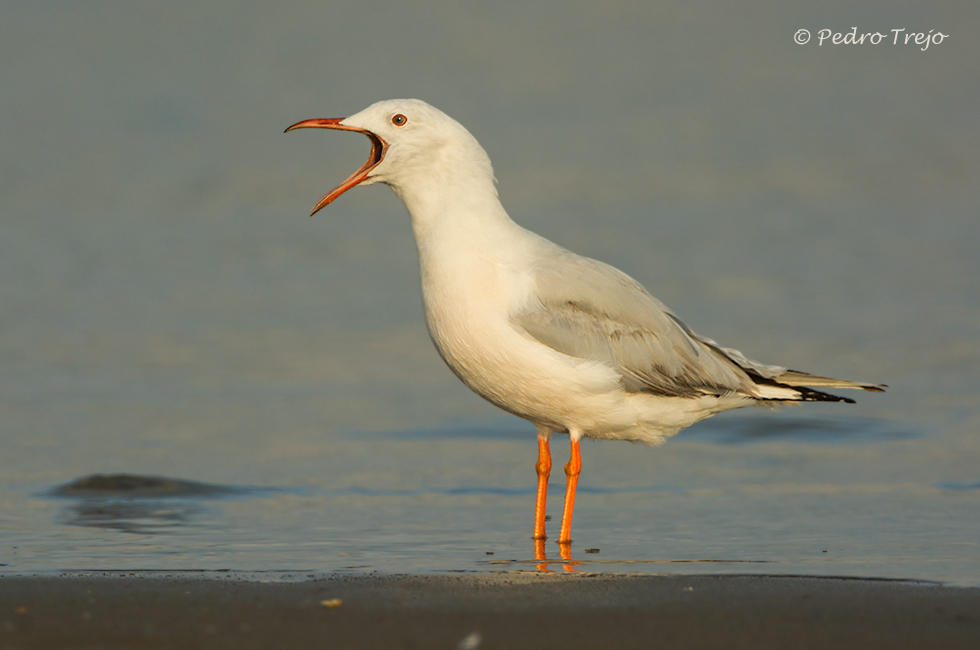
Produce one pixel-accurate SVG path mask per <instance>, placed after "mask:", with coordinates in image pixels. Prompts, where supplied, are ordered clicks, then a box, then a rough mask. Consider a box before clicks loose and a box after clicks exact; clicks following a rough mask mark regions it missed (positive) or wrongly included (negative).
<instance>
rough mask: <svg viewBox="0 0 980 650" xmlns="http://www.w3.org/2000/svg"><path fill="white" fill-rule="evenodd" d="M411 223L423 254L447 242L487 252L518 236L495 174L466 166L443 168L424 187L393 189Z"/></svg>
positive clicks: (427, 177) (426, 177)
mask: <svg viewBox="0 0 980 650" xmlns="http://www.w3.org/2000/svg"><path fill="white" fill-rule="evenodd" d="M392 189H393V190H394V191H395V193H396V194H397V195H398V197H399V198H401V200H402V201H403V202H404V203H405V207H407V208H408V212H409V214H410V215H411V218H412V229H413V231H414V233H415V240H416V242H417V243H418V245H419V252H420V254H422V253H424V252H425V250H426V249H427V248H429V247H431V246H437V245H439V244H440V243H446V244H449V243H451V245H453V246H456V247H462V248H470V247H475V248H477V249H482V250H483V251H486V252H489V251H490V250H492V249H494V248H495V247H497V246H498V245H500V242H503V241H504V240H505V239H506V238H508V237H511V238H512V237H513V233H514V232H515V231H520V230H522V229H521V228H520V227H519V226H517V224H515V223H514V222H513V221H512V220H511V219H510V217H509V216H508V215H507V212H506V211H505V210H504V208H503V206H502V205H501V204H500V200H499V199H498V198H497V190H496V187H495V186H494V184H493V177H492V175H490V174H488V173H486V172H485V171H484V170H482V169H467V168H466V166H452V167H450V166H443V168H442V169H438V168H436V169H432V170H429V172H428V173H426V174H425V175H424V182H418V183H412V182H410V181H409V182H405V183H400V184H392Z"/></svg>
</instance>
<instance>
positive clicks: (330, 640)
mask: <svg viewBox="0 0 980 650" xmlns="http://www.w3.org/2000/svg"><path fill="white" fill-rule="evenodd" d="M978 646H980V589H975V588H972V589H968V588H951V587H944V586H941V585H938V584H934V583H919V582H904V581H891V580H889V581H884V580H862V579H847V578H809V577H795V576H786V577H773V576H615V575H606V574H603V575H595V574H592V575H590V574H581V575H565V574H538V573H523V572H522V573H505V574H466V575H458V576H451V575H427V576H331V577H323V578H313V579H309V580H308V581H305V582H256V581H252V580H242V579H241V578H240V577H237V576H236V575H235V574H227V576H226V577H223V578H220V579H213V578H212V577H210V576H209V577H208V578H201V577H196V578H195V577H190V576H188V575H177V574H157V573H146V572H138V571H137V572H100V573H87V574H65V575H63V576H59V577H21V576H18V577H4V578H0V648H2V649H3V650H17V649H27V648H46V649H58V648H137V647H138V648H236V649H242V648H465V649H467V650H475V649H476V648H481V649H489V648H512V649H517V648H547V647H562V648H605V649H609V648H657V647H662V648H742V647H745V648H835V649H842V648H861V649H863V650H868V649H873V648H889V649H890V650H897V649H902V648H944V649H946V650H949V649H955V648H976V647H978Z"/></svg>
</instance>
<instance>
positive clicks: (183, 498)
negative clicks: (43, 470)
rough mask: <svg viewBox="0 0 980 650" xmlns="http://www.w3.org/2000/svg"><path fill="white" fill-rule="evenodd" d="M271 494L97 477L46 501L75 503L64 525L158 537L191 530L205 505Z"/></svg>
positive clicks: (62, 515) (56, 491) (61, 517)
mask: <svg viewBox="0 0 980 650" xmlns="http://www.w3.org/2000/svg"><path fill="white" fill-rule="evenodd" d="M266 491H268V490H262V489H255V488H247V487H234V486H226V485H215V484H211V483H200V482H196V481H185V480H181V479H172V478H166V477H159V476H140V475H135V474H93V475H91V476H85V477H82V478H80V479H77V480H75V481H71V482H70V483H65V484H63V485H58V486H56V487H54V488H52V489H51V490H50V491H49V492H48V493H47V494H46V495H45V496H49V497H55V498H59V499H71V500H73V501H74V503H71V504H70V505H66V506H65V507H64V508H62V510H61V512H59V514H58V517H57V519H58V522H59V523H61V524H65V525H70V526H88V527H93V528H110V529H115V530H120V531H125V532H128V533H140V534H159V533H164V532H170V531H172V530H174V529H176V528H178V527H181V526H186V525H188V524H190V523H192V521H193V520H194V519H197V518H200V517H201V516H202V515H203V514H205V513H207V512H208V510H209V509H208V508H206V507H205V506H203V505H202V504H201V503H200V502H201V500H204V499H225V498H234V497H241V496H251V495H256V494H258V493H260V492H266Z"/></svg>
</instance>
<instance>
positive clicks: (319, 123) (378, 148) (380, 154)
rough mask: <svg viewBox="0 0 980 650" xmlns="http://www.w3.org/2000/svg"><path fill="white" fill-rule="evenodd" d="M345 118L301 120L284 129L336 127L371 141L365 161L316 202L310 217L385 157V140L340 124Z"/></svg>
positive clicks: (363, 178) (366, 174)
mask: <svg viewBox="0 0 980 650" xmlns="http://www.w3.org/2000/svg"><path fill="white" fill-rule="evenodd" d="M345 119H347V118H344V117H333V118H328V119H319V120H303V121H302V122H297V123H296V124H294V125H292V126H291V127H289V128H288V129H286V132H289V131H292V130H293V129H336V130H338V131H356V132H357V133H363V134H364V135H366V136H367V137H368V139H369V140H370V141H371V155H370V156H368V159H367V162H366V163H364V164H363V165H361V167H360V168H359V169H358V170H357V171H356V172H354V173H353V174H351V175H350V176H348V177H347V180H345V181H344V182H343V183H341V184H340V185H338V186H337V187H335V188H334V189H332V190H330V193H329V194H327V195H326V196H324V197H323V198H322V199H320V200H319V201H318V202H317V204H316V205H315V206H313V212H311V213H310V216H311V217H312V216H313V215H314V214H316V213H317V212H319V211H320V209H321V208H324V207H326V206H327V205H330V204H331V203H332V202H333V200H334V199H336V198H337V197H338V196H340V195H341V194H343V193H344V192H346V191H347V190H349V189H350V188H352V187H354V186H355V185H357V184H358V183H361V182H363V181H364V180H365V179H367V177H368V174H370V173H371V170H372V169H374V168H375V167H377V166H378V165H380V164H381V161H382V160H384V159H385V152H387V151H388V143H387V142H385V141H384V140H382V139H381V138H379V137H378V136H376V135H375V134H373V133H371V132H370V131H368V130H366V129H359V128H357V127H355V126H346V125H344V124H341V122H343V121H344V120H345Z"/></svg>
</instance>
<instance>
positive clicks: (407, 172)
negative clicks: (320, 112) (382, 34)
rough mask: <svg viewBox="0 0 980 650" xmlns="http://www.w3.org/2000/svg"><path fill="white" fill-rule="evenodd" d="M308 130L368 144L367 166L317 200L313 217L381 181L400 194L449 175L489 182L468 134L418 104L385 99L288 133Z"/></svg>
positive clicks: (485, 162) (483, 159) (486, 162)
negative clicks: (362, 138)
mask: <svg viewBox="0 0 980 650" xmlns="http://www.w3.org/2000/svg"><path fill="white" fill-rule="evenodd" d="M308 128H315V129H335V130H339V131H354V132H357V133H363V134H364V135H366V136H367V137H368V139H369V140H370V141H371V154H370V156H368V159H367V162H365V163H364V164H363V165H361V167H360V168H359V169H357V171H355V172H354V173H353V174H351V175H350V176H348V177H347V179H346V180H344V182H343V183H341V184H340V185H338V186H337V187H336V188H334V189H333V190H331V191H330V192H329V193H328V194H326V195H325V196H324V197H323V198H322V199H320V201H319V202H317V204H316V206H314V208H313V212H312V213H310V214H311V215H313V214H316V213H317V211H319V210H320V209H321V208H324V207H325V206H327V205H329V204H330V203H332V202H333V201H334V199H336V198H337V197H339V196H340V195H341V194H343V193H344V192H346V191H347V190H349V189H350V188H352V187H354V186H355V185H371V184H373V183H379V182H380V183H386V184H388V185H390V186H392V188H394V189H395V191H396V192H398V191H399V190H400V188H401V187H403V186H404V185H406V184H410V183H411V182H412V180H413V179H424V180H425V181H426V182H430V183H440V182H447V181H448V179H447V178H446V174H447V172H448V173H451V174H454V175H456V176H457V177H461V178H466V177H467V176H469V177H476V178H479V177H485V178H487V179H489V181H490V183H491V184H492V182H493V170H492V168H491V167H490V159H489V158H488V157H487V155H486V153H485V152H484V151H483V149H482V148H481V147H480V145H479V143H477V141H476V139H475V138H474V137H473V136H472V135H470V133H469V131H467V130H466V129H465V128H463V126H462V125H461V124H459V123H458V122H457V121H456V120H454V119H452V118H451V117H449V116H448V115H446V114H445V113H443V112H442V111H440V110H438V109H436V108H433V107H432V106H429V105H428V104H426V103H425V102H423V101H421V100H418V99H389V100H386V101H381V102H378V103H376V104H372V105H371V106H368V107H367V108H365V109H364V110H363V111H361V112H360V113H356V114H354V115H351V116H350V117H344V118H326V119H312V120H304V121H302V122H297V123H296V124H293V125H292V126H291V127H289V128H288V129H286V131H292V130H293V129H308Z"/></svg>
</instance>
